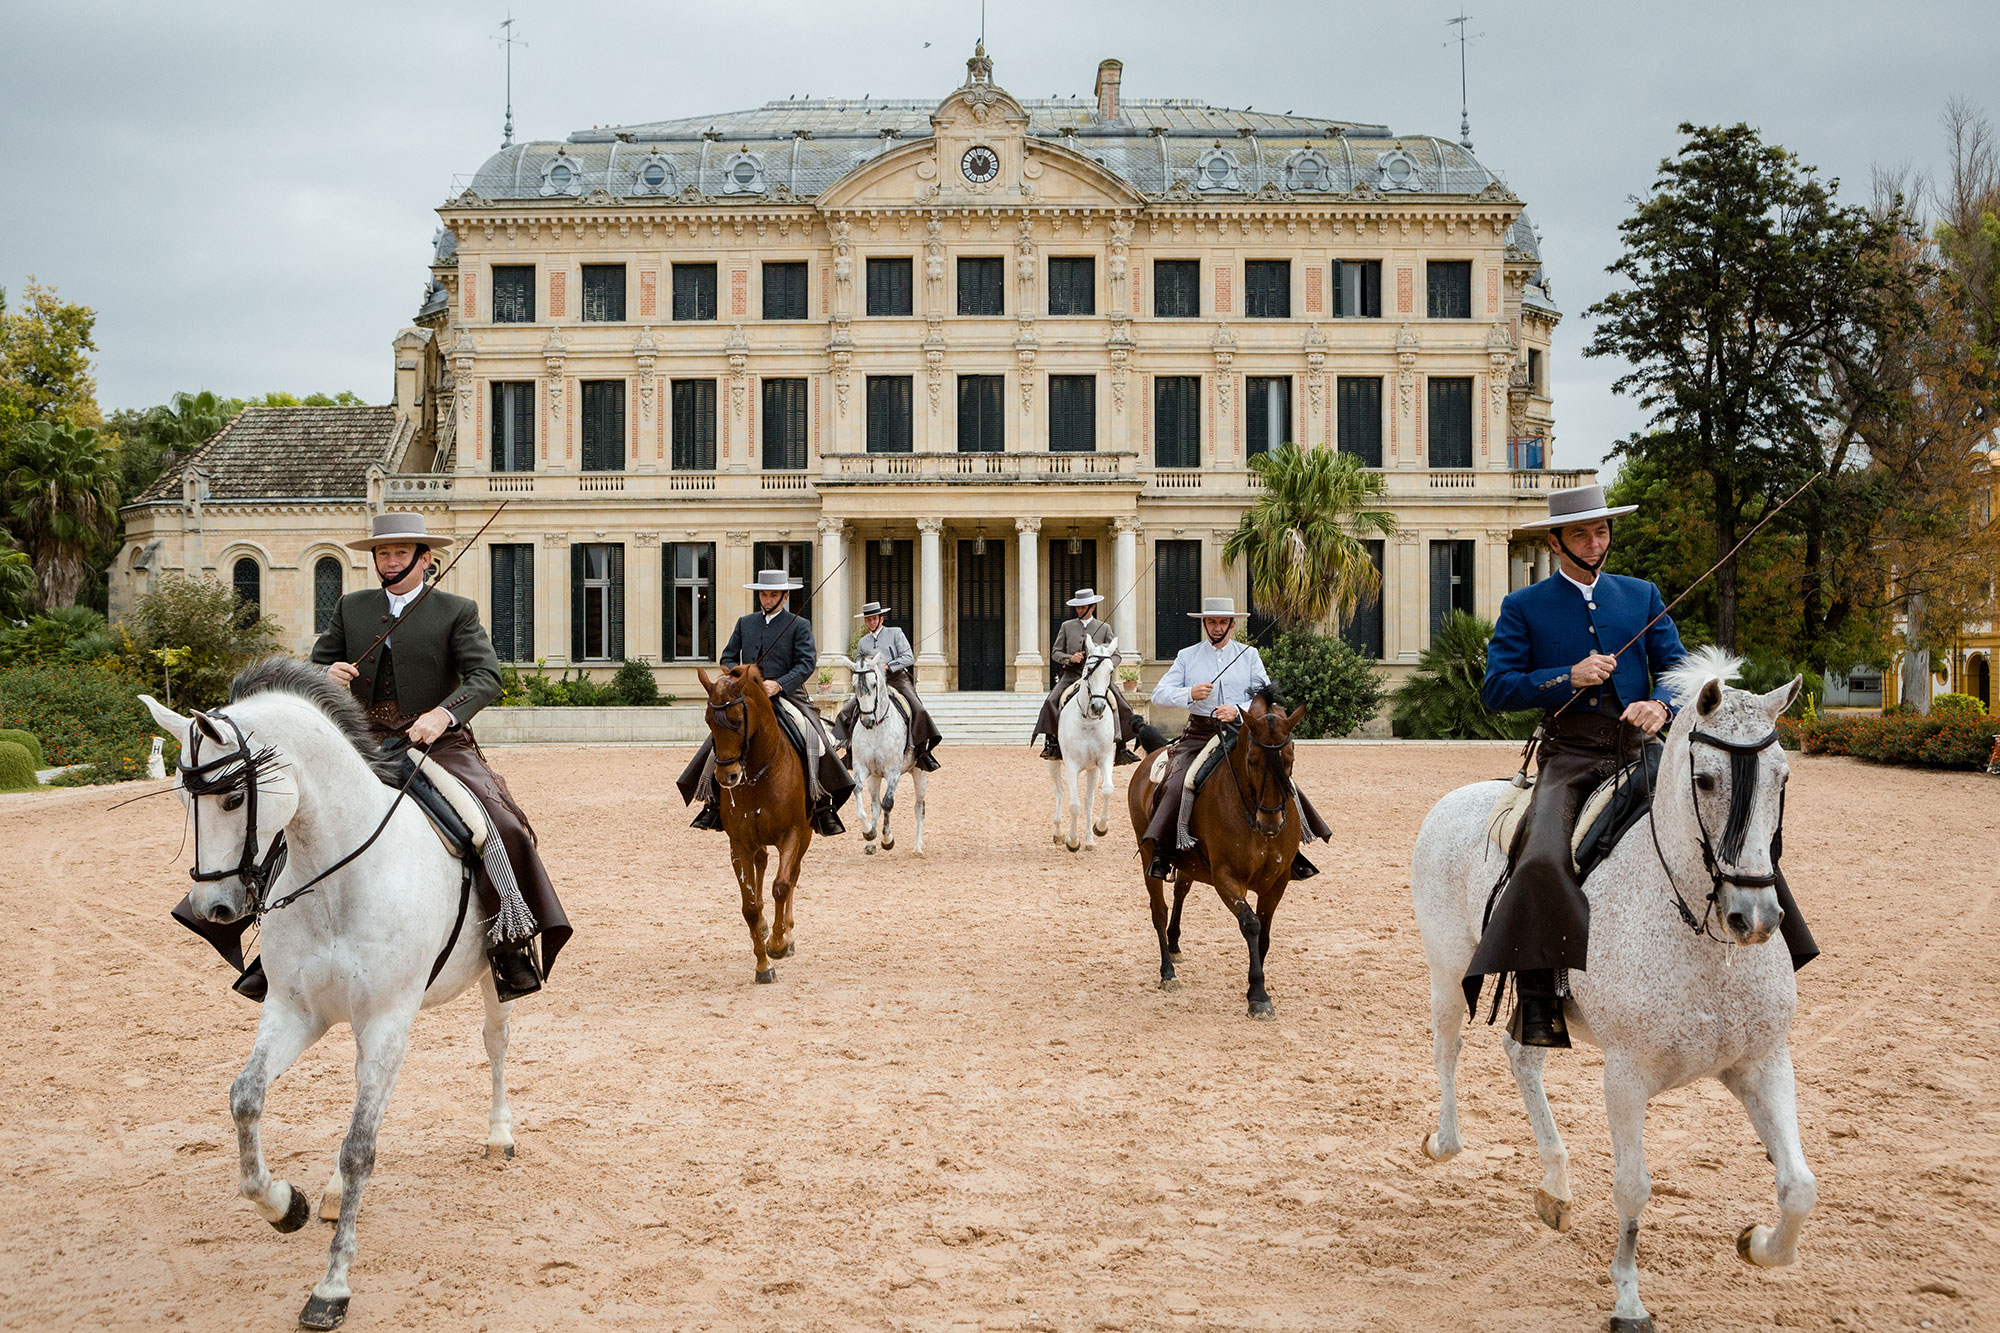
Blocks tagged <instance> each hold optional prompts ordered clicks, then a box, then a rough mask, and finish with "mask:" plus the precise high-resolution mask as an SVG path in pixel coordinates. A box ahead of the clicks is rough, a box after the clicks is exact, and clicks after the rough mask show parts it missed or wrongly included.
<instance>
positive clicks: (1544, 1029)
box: [1507, 967, 1569, 1050]
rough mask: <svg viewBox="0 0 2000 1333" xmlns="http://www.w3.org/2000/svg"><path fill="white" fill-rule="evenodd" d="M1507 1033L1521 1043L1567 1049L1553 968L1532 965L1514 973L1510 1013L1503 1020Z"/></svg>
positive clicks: (1567, 1030) (1565, 1029)
mask: <svg viewBox="0 0 2000 1333" xmlns="http://www.w3.org/2000/svg"><path fill="white" fill-rule="evenodd" d="M1507 1035H1508V1036H1510V1037H1512V1038H1513V1039H1514V1040H1515V1041H1517V1042H1519V1043H1521V1045H1523V1046H1549V1047H1554V1048H1555V1049H1557V1050H1568V1049H1569V1025H1568V1024H1566V1023H1565V1022H1564V1021H1563V1002H1562V996H1560V995H1558V994H1556V973H1555V969H1554V968H1551V967H1533V968H1528V969H1526V970H1525V971H1521V972H1517V973H1515V974H1514V1016H1513V1017H1512V1018H1510V1019H1508V1020H1507Z"/></svg>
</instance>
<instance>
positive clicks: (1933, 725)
mask: <svg viewBox="0 0 2000 1333" xmlns="http://www.w3.org/2000/svg"><path fill="white" fill-rule="evenodd" d="M1799 730H1800V733H1801V737H1802V739H1803V741H1804V743H1805V752H1806V753H1807V754H1834V755H1852V756H1853V757H1854V758H1856V759H1869V760H1873V761H1874V762H1876V763H1881V764H1914V765H1917V766H1920V767H1924V768H1959V769H1980V768H1984V767H1986V762H1987V756H1988V755H1989V754H1990V753H1992V751H1993V737H1994V733H1996V732H2000V719H1996V718H1991V717H1984V716H1971V717H1968V716H1965V715H1956V716H1954V715H1946V716H1944V717H1915V716H1898V717H1822V718H1819V719H1818V720H1816V721H1813V722H1808V723H1805V724H1803V725H1802V726H1801V727H1800V729H1799Z"/></svg>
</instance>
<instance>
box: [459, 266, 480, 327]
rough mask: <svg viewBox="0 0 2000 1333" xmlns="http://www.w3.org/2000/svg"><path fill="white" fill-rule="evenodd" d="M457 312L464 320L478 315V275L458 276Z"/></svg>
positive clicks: (474, 273) (468, 273)
mask: <svg viewBox="0 0 2000 1333" xmlns="http://www.w3.org/2000/svg"><path fill="white" fill-rule="evenodd" d="M458 281H459V293H458V297H459V299H458V311H459V314H460V315H462V316H463V317H465V318H466V319H474V318H477V317H478V315H479V274H478V273H477V272H467V273H462V274H460V275H459V279H458Z"/></svg>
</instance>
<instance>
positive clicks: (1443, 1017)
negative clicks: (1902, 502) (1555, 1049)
mask: <svg viewBox="0 0 2000 1333" xmlns="http://www.w3.org/2000/svg"><path fill="white" fill-rule="evenodd" d="M1740 665H1741V663H1740V661H1739V660H1738V659H1736V658H1733V657H1729V656H1728V655H1727V654H1725V653H1722V652H1720V651H1718V650H1715V649H1701V650H1699V651H1697V652H1695V653H1693V654H1691V655H1690V656H1689V657H1688V658H1687V659H1686V660H1685V661H1684V662H1683V663H1682V664H1681V665H1680V666H1678V667H1676V668H1674V669H1673V670H1672V671H1670V672H1669V673H1668V676H1667V679H1668V681H1669V683H1670V684H1671V686H1672V688H1673V690H1674V693H1675V695H1676V696H1677V698H1678V700H1679V702H1680V703H1681V705H1682V707H1681V711H1680V715H1679V716H1678V717H1677V718H1675V720H1674V723H1673V725H1672V726H1671V727H1670V728H1669V729H1668V730H1667V732H1666V733H1665V735H1666V746H1665V755H1664V757H1663V758H1662V760H1661V762H1660V773H1659V779H1658V782H1657V785H1656V787H1655V795H1654V799H1653V809H1652V815H1651V819H1652V827H1651V828H1650V829H1649V828H1647V827H1645V826H1643V824H1642V825H1636V826H1634V827H1633V828H1632V829H1631V830H1630V831H1628V832H1627V833H1626V834H1625V836H1624V838H1623V839H1621V840H1620V842H1619V843H1618V846H1617V848H1616V849H1615V850H1614V851H1613V852H1612V853H1611V855H1610V856H1609V857H1608V858H1607V859H1605V860H1604V861H1603V862H1602V863H1600V864H1599V865H1598V866H1597V867H1596V868H1595V869H1594V870H1593V871H1592V872H1591V875H1590V878H1589V879H1588V880H1587V881H1585V883H1584V886H1583V887H1584V893H1585V895H1586V896H1587V897H1588V898H1589V900H1590V953H1589V958H1590V967H1589V970H1588V971H1584V972H1571V973H1570V974H1569V988H1570V995H1569V1001H1568V1003H1567V1004H1566V1005H1565V1006H1564V1009H1565V1013H1566V1015H1567V1018H1568V1023H1569V1030H1570V1032H1571V1033H1572V1034H1573V1035H1577V1036H1580V1037H1582V1039H1583V1040H1585V1041H1588V1042H1591V1043H1592V1044H1593V1045H1596V1046H1597V1047H1599V1048H1600V1049H1601V1050H1602V1051H1603V1052H1604V1106H1605V1112H1606V1115H1607V1118H1608V1119H1609V1122H1610V1129H1611V1147H1612V1155H1613V1159H1614V1179H1613V1187H1612V1198H1613V1200H1614V1202H1615V1203H1616V1205H1617V1208H1618V1219H1619V1223H1620V1225H1621V1233H1620V1236H1619V1240H1618V1248H1617V1252H1616V1254H1615V1255H1614V1256H1613V1258H1612V1261H1611V1278H1612V1281H1613V1283H1614V1284H1615V1285H1616V1287H1617V1293H1618V1304H1617V1308H1616V1310H1615V1311H1614V1312H1613V1317H1612V1320H1611V1327H1612V1328H1613V1329H1614V1330H1626V1331H1627V1333H1639V1331H1640V1330H1649V1329H1651V1328H1652V1319H1651V1317H1650V1316H1649V1315H1647V1313H1646V1307H1645V1306H1644V1305H1642V1304H1641V1303H1640V1301H1639V1268H1638V1260H1637V1253H1638V1244H1639V1214H1640V1211H1641V1210H1642V1209H1643V1208H1644V1207H1645V1206H1646V1200H1647V1198H1648V1197H1649V1196H1650V1195H1651V1193H1652V1178H1651V1177H1650V1176H1649V1175H1648V1174H1647V1171H1646V1159H1645V1142H1644V1136H1645V1124H1646V1104H1647V1102H1648V1101H1650V1100H1651V1099H1652V1098H1653V1097H1655V1096H1657V1095H1658V1094H1660V1093H1662V1092H1665V1091H1667V1090H1668V1089H1670V1088H1678V1087H1683V1086H1685V1085H1687V1084H1689V1083H1692V1082H1694V1081H1695V1080H1696V1079H1700V1078H1716V1079H1720V1080H1721V1081H1722V1084H1723V1086H1724V1087H1726V1088H1728V1089H1729V1090H1730V1091H1731V1092H1732V1093H1734V1094H1735V1095H1736V1098H1737V1100H1739V1101H1740V1102H1742V1103H1743V1109H1744V1111H1745V1112H1747V1113H1748V1115H1749V1117H1750V1123H1751V1124H1752V1125H1753V1126H1754V1127H1755V1128H1756V1131H1757V1136H1758V1137H1759V1138H1760V1139H1762V1140H1763V1142H1764V1148H1765V1151H1766V1153H1767V1155H1768V1156H1769V1158H1770V1160H1771V1162H1772V1164H1773V1165H1774V1166H1775V1167H1776V1169H1777V1187H1778V1209H1779V1212H1780V1214H1781V1215H1782V1220H1781V1221H1780V1222H1779V1224H1778V1225H1777V1226H1776V1227H1775V1228H1773V1227H1769V1226H1761V1225H1759V1226H1749V1227H1745V1228H1744V1229H1743V1231H1742V1233H1741V1234H1740V1235H1739V1236H1738V1237H1737V1238H1736V1251H1737V1253H1738V1254H1739V1255H1741V1256H1742V1258H1743V1259H1744V1261H1745V1262H1747V1263H1751V1264H1755V1265H1758V1266H1760V1267H1762V1266H1771V1265H1780V1264H1789V1263H1791V1262H1793V1261H1794V1260H1795V1259H1796V1258H1797V1255H1798V1242H1799V1229H1800V1227H1801V1226H1802V1225H1803V1224H1804V1222H1805V1217H1806V1214H1807V1213H1808V1212H1810V1211H1811V1210H1812V1206H1813V1202H1814V1199H1815V1197H1816V1190H1817V1187H1816V1185H1815V1183H1814V1181H1813V1175H1812V1172H1811V1171H1810V1170H1808V1169H1807V1167H1806V1163H1805V1158H1804V1156H1803V1155H1802V1154H1801V1152H1800V1150H1799V1128H1798V1112H1797V1106H1796V1102H1795V1098H1794V1093H1793V1083H1792V1056H1791V1049H1790V1047H1789V1046H1788V1045H1787V1035H1788V1033H1789V1032H1790V1029H1791V1022H1792V1012H1793V1010H1794V1009H1795V1008H1796V1007H1797V1004H1798V990H1797V988H1796V986H1795V984H1794V982H1793V979H1792V964H1791V957H1790V955H1789V954H1788V952H1787V951H1786V948H1785V944H1784V940H1783V939H1782V937H1780V936H1779V934H1778V925H1779V921H1780V918H1781V917H1782V915H1783V913H1782V911H1781V910H1780V908H1779V906H1778V898H1777V892H1776V890H1775V889H1774V888H1773V887H1772V883H1771V879H1772V874H1773V871H1772V862H1771V840H1772V837H1773V835H1775V834H1776V833H1777V832H1778V827H1779V821H1780V818H1781V811H1782V805H1781V797H1782V795H1783V792H1784V787H1785V779H1786V775H1787V773H1788V771H1789V770H1788V768H1787V765H1786V763H1785V754H1784V751H1783V749H1781V748H1780V747H1779V746H1778V745H1777V744H1776V740H1777V733H1776V730H1775V728H1776V725H1777V719H1778V716H1779V715H1780V714H1781V713H1783V712H1784V711H1785V709H1786V708H1787V707H1789V706H1790V704H1791V702H1792V700H1793V699H1794V698H1795V697H1796V696H1797V694H1798V690H1799V681H1798V680H1797V679H1794V680H1793V681H1792V682H1791V683H1790V684H1789V685H1785V686H1782V687H1780V688H1779V689H1776V690H1773V691H1772V692H1771V693H1769V694H1765V695H1757V694H1752V693H1749V692H1748V691H1745V690H1738V689H1733V688H1729V687H1728V686H1727V685H1726V684H1725V682H1726V681H1727V680H1728V679H1730V678H1731V677H1733V676H1734V675H1735V674H1736V671H1737V669H1738V668H1739V666H1740ZM1732 747H1735V748H1732ZM1506 790H1508V786H1507V784H1506V783H1505V782H1481V783H1475V784H1473V785H1472V786H1469V787H1461V788H1459V789H1458V790H1457V791H1455V792H1452V793H1451V794H1450V795H1449V796H1446V797H1445V798H1444V799H1443V800H1442V801H1439V802H1438V804H1437V806H1436V807H1435V808H1434V809H1433V810H1432V811H1431V813H1430V814H1429V816H1428V817H1426V818H1425V820H1424V824H1423V828H1422V830H1421V831H1420V832H1419V833H1418V835H1417V846H1416V853H1415V855H1414V857H1413V858H1412V861H1411V866H1410V875H1411V880H1410V883H1411V886H1412V893H1413V896H1414V897H1415V900H1416V910H1417V923H1418V925H1419V926H1420V927H1421V929H1422V932H1423V942H1424V954H1425V956H1426V958H1427V959H1428V960H1429V962H1430V973H1431V1028H1432V1033H1433V1038H1432V1049H1433V1052H1434V1054H1435V1056H1436V1060H1437V1070H1438V1082H1439V1085H1440V1088H1441V1090H1442V1094H1443V1106H1442V1109H1441V1111H1440V1114H1439V1119H1438V1129H1437V1132H1436V1133H1434V1134H1431V1135H1428V1136H1427V1137H1426V1138H1425V1139H1424V1143H1423V1151H1424V1154H1425V1156H1427V1157H1429V1158H1431V1159H1432V1160H1434V1161H1439V1162H1442V1161H1448V1160H1449V1159H1451V1158H1452V1157H1454V1156H1456V1155H1457V1154H1458V1152H1459V1150H1460V1149H1461V1148H1462V1147H1463V1146H1464V1145H1463V1143H1462V1141H1461V1140H1460V1138H1459V1128H1458V1093H1457V1086H1456V1068H1457V1063H1458V1048H1459V1041H1460V1036H1461V1032H1462V1029H1463V1028H1464V1026H1465V1022H1466V1015H1465V1000H1464V997H1463V992H1462V990H1461V989H1460V984H1459V983H1460V981H1461V979H1462V978H1463V976H1464V974H1465V969H1466V965H1467V964H1468V963H1470V962H1471V960H1472V954H1473V950H1474V947H1475V946H1476V945H1477V944H1478V942H1479V934H1480V923H1481V920H1482V918H1483V915H1484V912H1485V908H1486V901H1487V895H1488V894H1489V892H1490V891H1491V890H1492V888H1493V885H1494V882H1495V880H1496V879H1497V877H1498V875H1499V871H1500V867H1501V865H1502V863H1503V858H1502V853H1501V852H1500V850H1499V848H1497V847H1495V846H1494V845H1493V843H1492V840H1491V838H1490V837H1489V836H1488V832H1487V818H1488V815H1489V814H1490V812H1491V811H1492V809H1493V804H1494V801H1495V800H1496V799H1498V797H1499V796H1500V795H1501V794H1502V793H1503V792H1505V791H1506ZM1711 855H1712V856H1713V858H1714V859H1713V863H1712V864H1713V869H1712V870H1711V868H1710V864H1711V863H1710V860H1709V858H1710V856H1711ZM1702 884H1710V885H1711V886H1712V891H1704V890H1702V889H1701V888H1700V886H1701V885H1702ZM1704 899H1706V900H1707V901H1706V903H1704V901H1703V900H1704ZM1681 904H1685V905H1687V906H1689V907H1690V909H1691V913H1692V915H1693V916H1695V917H1696V918H1698V919H1699V920H1700V922H1701V923H1702V924H1703V926H1704V927H1706V926H1707V925H1708V923H1709V921H1710V919H1711V917H1712V918H1713V922H1714V925H1715V926H1716V927H1717V928H1718V932H1717V933H1716V934H1714V935H1710V934H1708V933H1707V931H1706V929H1704V931H1703V933H1700V934H1698V933H1696V931H1695V930H1694V929H1691V928H1690V926H1689V925H1688V924H1687V922H1686V921H1685V920H1684V919H1683V918H1682V916H1681V906H1680V905H1681ZM1501 1044H1502V1046H1503V1047H1504V1048H1505V1049H1506V1052H1507V1059H1508V1061H1509V1062H1510V1063H1511V1064H1512V1065H1513V1067H1514V1081H1515V1082H1516V1083H1517V1084H1518V1085H1519V1086H1520V1089H1521V1098H1522V1100H1523V1101H1524V1102H1525V1103H1526V1104H1527V1109H1528V1120H1529V1123H1530V1124H1531V1125H1532V1126H1533V1127H1534V1131H1535V1143H1536V1145H1537V1147H1538V1148H1539V1150H1540V1154H1541V1159H1542V1168H1543V1171H1542V1184H1541V1188H1540V1189H1539V1190H1538V1191H1537V1193H1536V1211H1537V1212H1538V1213H1539V1214H1540V1216H1541V1218H1542V1220H1543V1221H1544V1222H1546V1223H1547V1224H1548V1225H1549V1226H1551V1227H1554V1228H1555V1229H1556V1230H1558V1231H1563V1230H1567V1229H1568V1227H1569V1212H1570V1188H1569V1156H1568V1153H1567V1152H1566V1150H1565V1149H1564V1147H1563V1142H1562V1136H1561V1134H1560V1133H1559V1132H1558V1131H1557V1129H1556V1125H1555V1120H1554V1117H1553V1116H1551V1115H1550V1113H1549V1102H1548V1098H1547V1096H1546V1095H1544V1093H1543V1091H1542V1058H1543V1055H1544V1051H1543V1050H1542V1049H1541V1048H1536V1047H1523V1046H1520V1045H1517V1044H1516V1043H1515V1042H1514V1041H1513V1040H1512V1038H1509V1037H1506V1036H1505V1035H1503V1036H1502V1037H1501Z"/></svg>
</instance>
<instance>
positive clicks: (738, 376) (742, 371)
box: [722, 324, 750, 417]
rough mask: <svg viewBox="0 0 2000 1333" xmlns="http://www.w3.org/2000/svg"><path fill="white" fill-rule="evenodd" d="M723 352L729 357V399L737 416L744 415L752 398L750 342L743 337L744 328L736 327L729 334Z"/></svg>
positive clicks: (739, 325)
mask: <svg viewBox="0 0 2000 1333" xmlns="http://www.w3.org/2000/svg"><path fill="white" fill-rule="evenodd" d="M722 350H723V351H724V352H726V353H728V355H729V397H730V401H731V403H732V404H733V410H734V412H735V413H736V415H737V416H739V417H740V416H742V415H743V405H744V403H745V402H746V401H747V400H748V398H749V396H750V375H749V365H750V340H749V339H748V338H746V337H744V336H743V326H742V325H741V324H738V325H736V327H735V328H733V329H731V330H730V332H729V338H728V340H727V341H725V342H724V343H723V344H722Z"/></svg>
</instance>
